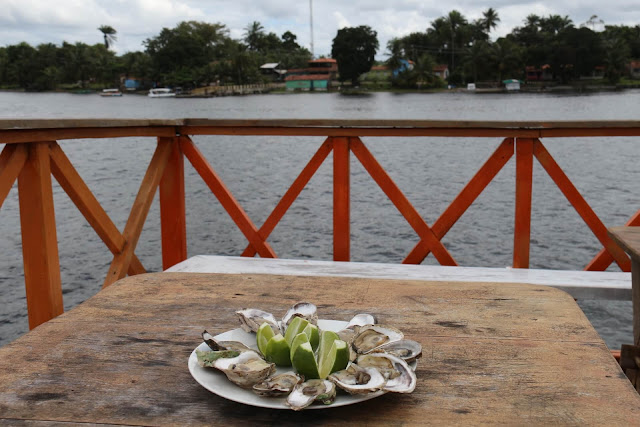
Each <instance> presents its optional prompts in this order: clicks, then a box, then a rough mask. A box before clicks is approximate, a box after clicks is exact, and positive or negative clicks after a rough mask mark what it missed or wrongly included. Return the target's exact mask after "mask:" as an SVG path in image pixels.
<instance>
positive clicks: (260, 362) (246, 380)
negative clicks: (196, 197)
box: [213, 351, 276, 388]
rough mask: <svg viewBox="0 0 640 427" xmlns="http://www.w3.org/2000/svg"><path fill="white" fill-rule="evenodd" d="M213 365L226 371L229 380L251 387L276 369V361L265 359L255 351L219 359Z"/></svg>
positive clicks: (244, 386)
mask: <svg viewBox="0 0 640 427" xmlns="http://www.w3.org/2000/svg"><path fill="white" fill-rule="evenodd" d="M213 367H214V368H216V369H219V370H221V371H222V372H224V374H225V375H226V376H227V378H228V379H229V381H231V382H232V383H234V384H237V385H238V386H240V387H242V388H251V387H253V385H254V384H257V383H259V382H262V381H264V380H265V379H267V377H269V376H270V375H273V373H274V372H275V371H276V365H275V363H269V362H267V361H265V360H264V359H263V358H262V357H260V355H259V354H258V353H256V352H255V351H246V352H244V353H240V355H239V356H237V357H233V358H230V359H226V358H225V359H218V360H216V361H215V362H214V363H213Z"/></svg>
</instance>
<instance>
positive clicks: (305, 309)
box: [282, 302, 318, 329]
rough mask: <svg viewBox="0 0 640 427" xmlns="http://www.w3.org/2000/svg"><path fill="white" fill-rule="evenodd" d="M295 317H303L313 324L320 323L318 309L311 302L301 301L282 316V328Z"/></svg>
mask: <svg viewBox="0 0 640 427" xmlns="http://www.w3.org/2000/svg"><path fill="white" fill-rule="evenodd" d="M294 317H302V318H303V319H305V320H307V321H308V322H309V323H311V324H312V325H317V324H318V309H317V307H316V306H315V305H314V304H311V303H310V302H299V303H297V304H294V306H293V307H291V308H290V309H289V310H288V311H287V313H286V314H285V315H284V317H283V318H282V328H283V329H286V327H287V326H289V323H291V321H292V320H293V318H294Z"/></svg>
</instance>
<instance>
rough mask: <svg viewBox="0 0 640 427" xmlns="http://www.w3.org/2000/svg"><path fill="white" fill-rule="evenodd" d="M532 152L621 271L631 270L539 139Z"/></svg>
mask: <svg viewBox="0 0 640 427" xmlns="http://www.w3.org/2000/svg"><path fill="white" fill-rule="evenodd" d="M534 153H535V156H536V158H537V159H538V161H539V162H540V164H541V165H542V167H543V168H544V169H545V170H546V171H547V173H548V174H549V176H550V177H551V179H553V182H555V183H556V185H557V186H558V188H559V189H560V191H562V194H564V196H565V197H566V198H567V200H568V201H569V203H571V205H572V206H573V207H574V208H575V210H576V212H578V214H579V215H580V217H581V218H582V219H583V221H584V222H585V223H586V224H587V226H588V227H589V229H591V231H592V232H593V234H594V235H595V236H596V238H597V239H598V240H599V241H600V243H601V244H602V246H603V247H604V248H605V249H606V250H607V251H608V252H609V253H610V254H611V256H612V257H613V259H614V260H615V261H616V263H617V264H618V266H620V268H621V269H622V271H631V261H629V258H628V257H627V255H626V254H625V253H624V251H623V250H622V249H621V248H620V247H619V246H618V245H616V244H615V243H614V242H613V240H611V237H609V235H608V233H607V228H606V227H605V226H604V224H603V223H602V221H601V220H600V218H598V216H597V215H596V213H595V212H594V211H593V209H591V206H589V204H588V203H587V201H586V200H585V199H584V197H582V195H581V194H580V192H579V191H578V189H577V188H576V187H575V186H574V185H573V183H572V182H571V180H570V179H569V177H567V175H566V174H565V173H564V171H563V170H562V169H561V168H560V166H559V165H558V164H557V163H556V161H555V160H554V158H553V157H552V156H551V154H550V153H549V152H548V151H547V149H546V148H545V147H544V145H542V143H541V142H540V141H536V142H535V146H534Z"/></svg>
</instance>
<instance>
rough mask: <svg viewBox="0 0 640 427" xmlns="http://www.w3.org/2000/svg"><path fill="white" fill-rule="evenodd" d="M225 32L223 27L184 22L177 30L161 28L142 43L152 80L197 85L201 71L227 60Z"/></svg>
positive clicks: (172, 83) (226, 33) (226, 35)
mask: <svg viewBox="0 0 640 427" xmlns="http://www.w3.org/2000/svg"><path fill="white" fill-rule="evenodd" d="M228 39H229V37H228V30H227V28H226V27H225V26H224V25H223V24H209V23H204V22H196V21H187V22H181V23H179V24H178V25H177V26H176V28H173V29H169V28H163V29H162V31H161V32H160V34H159V35H158V36H156V37H153V38H150V39H147V40H145V42H144V45H145V46H146V52H147V54H149V56H150V58H151V62H152V70H153V71H152V72H153V76H152V78H153V79H154V80H158V81H162V82H163V83H165V84H169V85H180V86H193V85H198V84H199V83H200V82H199V81H198V80H197V76H198V75H201V74H202V73H201V72H200V69H201V68H202V67H206V66H207V65H208V64H209V63H211V62H212V61H216V60H219V59H221V58H226V57H228V44H227V43H226V41H227V40H228Z"/></svg>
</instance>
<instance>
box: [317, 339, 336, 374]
mask: <svg viewBox="0 0 640 427" xmlns="http://www.w3.org/2000/svg"><path fill="white" fill-rule="evenodd" d="M339 339H340V337H339V336H338V334H336V333H335V332H333V331H322V333H321V334H320V344H319V345H318V366H320V365H322V361H323V360H324V359H325V358H326V357H327V354H329V350H331V346H332V345H333V342H334V341H335V340H339Z"/></svg>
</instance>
